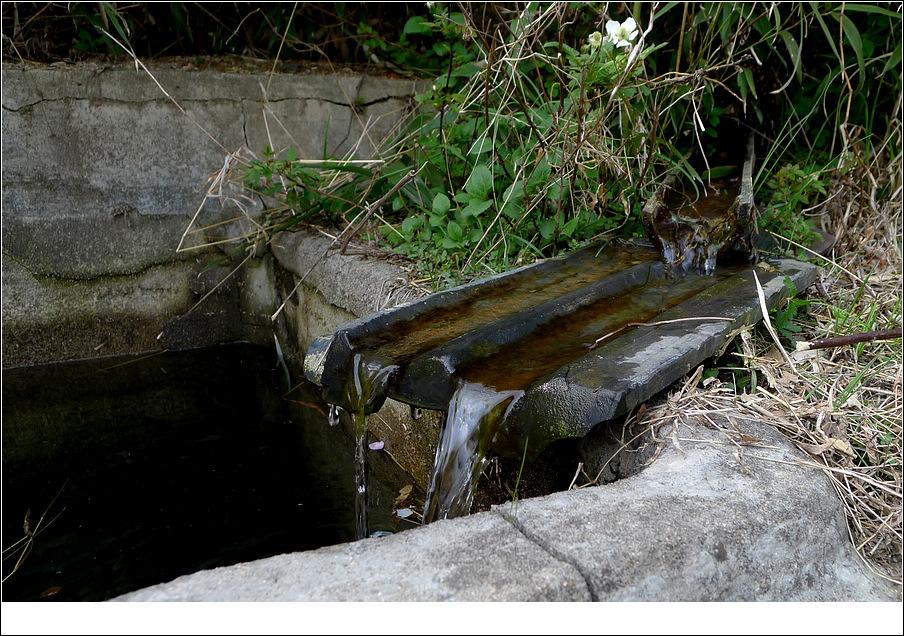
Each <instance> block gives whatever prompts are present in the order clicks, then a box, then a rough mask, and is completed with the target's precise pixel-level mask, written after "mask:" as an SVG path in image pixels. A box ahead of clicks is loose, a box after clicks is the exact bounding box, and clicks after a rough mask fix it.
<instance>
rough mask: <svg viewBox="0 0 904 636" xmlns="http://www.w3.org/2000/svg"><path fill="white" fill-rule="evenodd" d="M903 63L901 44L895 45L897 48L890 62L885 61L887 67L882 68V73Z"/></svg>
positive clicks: (889, 59)
mask: <svg viewBox="0 0 904 636" xmlns="http://www.w3.org/2000/svg"><path fill="white" fill-rule="evenodd" d="M900 64H901V45H900V44H898V46H896V47H895V50H894V51H893V52H892V54H891V57H890V58H888V62H886V63H885V68H883V69H882V73H883V74H884V73H888V72H889V71H890V70H891V69H893V68H898V66H899V65H900Z"/></svg>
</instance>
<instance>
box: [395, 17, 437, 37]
mask: <svg viewBox="0 0 904 636" xmlns="http://www.w3.org/2000/svg"><path fill="white" fill-rule="evenodd" d="M431 33H433V23H432V22H430V21H429V20H426V19H425V18H424V17H422V16H419V15H416V16H413V17H411V18H408V22H406V23H405V28H403V29H402V35H430V34H431Z"/></svg>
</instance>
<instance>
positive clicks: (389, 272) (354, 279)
mask: <svg viewBox="0 0 904 636" xmlns="http://www.w3.org/2000/svg"><path fill="white" fill-rule="evenodd" d="M331 242H332V240H331V239H329V238H327V237H325V236H321V235H318V234H315V233H314V232H313V231H310V230H306V229H300V230H298V231H297V232H282V233H281V234H278V235H277V236H275V237H274V238H273V240H272V241H271V243H270V249H271V251H272V252H273V255H274V257H275V258H276V260H277V262H278V263H279V264H280V265H282V266H283V267H285V268H286V269H287V270H289V271H290V272H292V273H293V274H295V275H296V276H298V277H301V276H304V275H305V274H306V273H307V271H308V270H309V269H310V268H311V266H312V265H314V263H315V262H317V260H318V259H319V258H320V256H321V255H322V254H323V252H324V250H325V249H326V248H327V246H328V245H329V244H330V243H331ZM304 285H305V286H306V287H308V288H311V289H316V290H317V291H318V292H320V294H322V296H323V298H324V299H325V300H326V301H327V302H328V303H330V304H331V305H334V306H336V307H339V308H341V309H344V310H346V311H348V312H350V314H352V315H354V316H356V317H361V316H366V315H368V314H371V313H374V312H377V311H380V310H382V309H386V308H388V307H395V306H397V305H401V304H403V303H406V302H410V301H412V300H415V299H417V298H420V297H422V296H424V295H426V294H425V292H424V291H423V290H422V289H417V288H415V287H412V286H411V285H410V284H409V283H408V273H407V272H406V271H405V270H403V269H402V268H401V267H399V266H398V265H396V264H394V263H391V262H389V261H387V260H385V259H380V258H369V257H364V256H357V255H343V254H340V253H339V250H338V249H336V250H333V251H331V252H330V253H329V254H328V255H327V257H326V258H323V259H322V260H320V261H319V262H318V263H317V265H316V266H315V267H314V269H313V270H312V271H311V273H310V274H309V275H308V277H307V278H306V279H305V282H304ZM340 324H341V323H340ZM336 326H338V324H337V325H336ZM334 329H335V326H334V327H332V328H331V329H330V330H329V331H327V332H324V333H312V334H309V336H310V337H316V336H322V335H327V334H328V333H332V331H333V330H334Z"/></svg>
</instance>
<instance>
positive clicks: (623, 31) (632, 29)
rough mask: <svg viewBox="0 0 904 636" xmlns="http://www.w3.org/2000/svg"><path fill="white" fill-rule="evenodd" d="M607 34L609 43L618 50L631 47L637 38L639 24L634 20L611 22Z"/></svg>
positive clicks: (607, 26)
mask: <svg viewBox="0 0 904 636" xmlns="http://www.w3.org/2000/svg"><path fill="white" fill-rule="evenodd" d="M606 33H607V34H608V36H609V41H610V42H612V44H614V45H615V46H616V47H617V48H621V47H623V46H631V42H633V41H634V38H636V37H637V33H638V31H637V23H636V22H635V21H634V18H628V19H627V20H625V21H624V22H616V21H615V20H609V21H608V22H607V23H606Z"/></svg>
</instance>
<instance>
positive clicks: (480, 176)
mask: <svg viewBox="0 0 904 636" xmlns="http://www.w3.org/2000/svg"><path fill="white" fill-rule="evenodd" d="M492 189H493V173H492V172H490V169H489V168H487V167H486V166H485V165H484V164H482V163H479V164H477V165H476V166H474V170H473V171H472V172H471V176H470V177H468V182H467V183H465V190H466V191H467V193H468V194H470V195H471V199H472V200H473V199H474V197H478V198H481V199H485V198H486V197H487V194H488V193H489V192H490V190H492Z"/></svg>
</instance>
